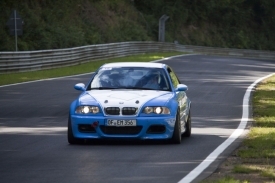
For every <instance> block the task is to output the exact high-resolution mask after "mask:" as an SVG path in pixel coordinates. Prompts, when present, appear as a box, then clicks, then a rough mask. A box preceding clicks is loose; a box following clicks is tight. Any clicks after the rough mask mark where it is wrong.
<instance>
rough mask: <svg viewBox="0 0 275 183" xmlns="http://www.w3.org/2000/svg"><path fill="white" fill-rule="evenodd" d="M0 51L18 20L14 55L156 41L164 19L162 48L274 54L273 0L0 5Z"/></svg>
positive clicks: (78, 0) (12, 1) (7, 47)
mask: <svg viewBox="0 0 275 183" xmlns="http://www.w3.org/2000/svg"><path fill="white" fill-rule="evenodd" d="M0 7H1V8H2V9H3V10H2V11H1V12H0V14H1V16H0V25H1V26H0V51H14V49H15V46H14V44H15V43H14V37H13V36H10V35H9V33H8V27H7V26H6V22H7V21H8V19H9V16H10V14H11V13H12V10H13V9H14V8H15V9H16V10H17V11H18V12H19V14H20V15H21V17H22V19H23V20H24V27H23V29H24V30H23V36H19V37H18V47H19V50H42V49H56V48H69V47H76V46H83V45H89V44H100V43H110V42H123V41H147V40H148V41H157V40H158V28H159V27H158V26H159V25H158V24H159V18H160V17H161V16H162V15H163V14H166V15H168V16H169V19H168V20H167V21H166V33H165V35H166V38H165V40H166V41H167V42H173V41H174V40H177V41H178V42H179V43H180V44H190V45H202V46H216V47H229V48H244V49H260V50H275V32H274V30H275V23H274V21H275V11H274V9H275V1H273V0H265V1H261V0H238V1H233V0H209V1H205V0H169V1H167V0H150V1H148V0H133V1H131V0H112V1H111V0H85V1H82V0H68V1H61V0H40V1H36V0H22V1H17V0H1V1H0Z"/></svg>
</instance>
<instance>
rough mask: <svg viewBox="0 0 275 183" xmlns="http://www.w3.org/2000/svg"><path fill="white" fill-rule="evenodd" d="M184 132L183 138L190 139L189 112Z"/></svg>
mask: <svg viewBox="0 0 275 183" xmlns="http://www.w3.org/2000/svg"><path fill="white" fill-rule="evenodd" d="M185 129H186V130H185V132H184V133H183V135H182V136H184V137H190V136H191V110H190V111H189V115H188V119H187V123H186V125H185Z"/></svg>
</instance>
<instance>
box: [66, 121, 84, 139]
mask: <svg viewBox="0 0 275 183" xmlns="http://www.w3.org/2000/svg"><path fill="white" fill-rule="evenodd" d="M67 138H68V142H69V143H70V144H80V143H82V142H83V139H79V138H75V137H74V134H73V130H72V123H71V117H70V116H69V119H68V131H67Z"/></svg>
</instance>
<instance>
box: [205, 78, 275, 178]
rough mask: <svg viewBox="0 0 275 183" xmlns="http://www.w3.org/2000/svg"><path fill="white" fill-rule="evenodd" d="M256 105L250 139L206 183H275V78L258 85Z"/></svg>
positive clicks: (254, 99) (255, 95)
mask: <svg viewBox="0 0 275 183" xmlns="http://www.w3.org/2000/svg"><path fill="white" fill-rule="evenodd" d="M252 106H253V125H252V127H251V129H250V131H249V133H248V135H247V138H246V139H245V140H244V141H243V143H242V144H241V145H240V147H239V148H238V149H236V150H235V151H234V152H233V153H232V155H231V156H229V157H228V159H227V160H226V161H225V162H224V163H223V164H222V165H221V166H220V167H219V168H218V170H217V171H216V172H214V173H213V174H212V175H211V176H210V177H208V178H207V179H205V180H204V181H202V182H205V183H206V182H211V183H229V182H230V183H231V182H232V183H233V182H234V183H235V182H236V183H237V182H238V183H254V182H257V183H258V182H263V183H271V182H272V183H274V182H275V75H273V76H271V77H269V78H267V79H265V80H264V81H262V82H261V83H260V84H258V86H257V88H256V91H255V92H254V94H253V98H252ZM223 177H225V178H223Z"/></svg>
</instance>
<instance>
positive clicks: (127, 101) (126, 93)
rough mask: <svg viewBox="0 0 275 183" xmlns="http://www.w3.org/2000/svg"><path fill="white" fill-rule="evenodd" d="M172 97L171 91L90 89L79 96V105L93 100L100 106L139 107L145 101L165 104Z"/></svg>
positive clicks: (88, 103) (90, 102)
mask: <svg viewBox="0 0 275 183" xmlns="http://www.w3.org/2000/svg"><path fill="white" fill-rule="evenodd" d="M171 97H173V93H172V92H167V91H156V90H91V91H86V92H85V93H84V94H83V95H81V96H80V98H79V103H80V105H91V104H92V103H94V102H95V101H96V102H98V103H99V105H101V106H102V107H124V106H125V107H138V108H139V107H141V106H142V105H144V104H145V103H146V102H148V101H150V102H151V103H152V104H154V103H155V104H157V105H165V104H166V103H167V102H168V101H169V100H170V99H171Z"/></svg>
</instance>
